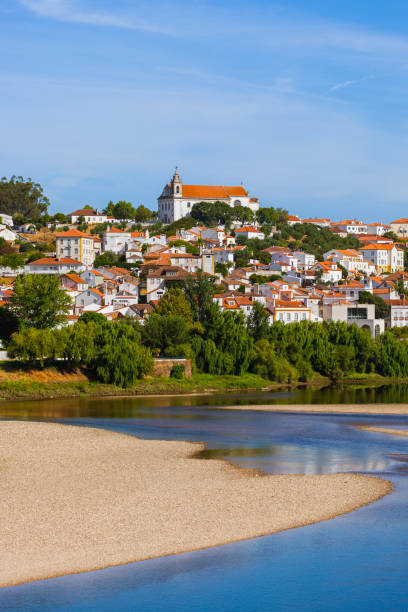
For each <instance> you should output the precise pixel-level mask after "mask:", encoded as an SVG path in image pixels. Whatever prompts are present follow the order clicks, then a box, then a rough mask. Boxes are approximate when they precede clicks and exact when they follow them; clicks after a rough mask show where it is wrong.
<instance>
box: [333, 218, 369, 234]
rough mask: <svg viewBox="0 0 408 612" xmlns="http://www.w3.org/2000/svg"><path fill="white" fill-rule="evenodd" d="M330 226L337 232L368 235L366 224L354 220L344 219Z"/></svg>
mask: <svg viewBox="0 0 408 612" xmlns="http://www.w3.org/2000/svg"><path fill="white" fill-rule="evenodd" d="M331 226H332V227H334V228H337V229H339V230H344V231H346V232H347V233H348V234H368V226H367V223H362V222H361V221H356V220H355V219H346V220H345V221H339V222H338V223H332V224H331Z"/></svg>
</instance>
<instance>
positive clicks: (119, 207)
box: [113, 200, 136, 219]
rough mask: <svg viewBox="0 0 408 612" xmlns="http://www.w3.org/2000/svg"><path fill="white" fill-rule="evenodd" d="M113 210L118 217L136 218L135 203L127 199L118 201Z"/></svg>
mask: <svg viewBox="0 0 408 612" xmlns="http://www.w3.org/2000/svg"><path fill="white" fill-rule="evenodd" d="M113 211H114V217H115V218H116V219H134V218H135V214H136V211H135V209H134V208H133V205H132V204H131V203H130V202H125V200H120V201H119V202H117V204H115V206H114V209H113Z"/></svg>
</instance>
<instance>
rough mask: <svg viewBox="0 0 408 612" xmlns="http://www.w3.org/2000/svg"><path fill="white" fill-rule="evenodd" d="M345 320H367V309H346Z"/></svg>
mask: <svg viewBox="0 0 408 612" xmlns="http://www.w3.org/2000/svg"><path fill="white" fill-rule="evenodd" d="M347 319H348V320H350V321H356V320H359V319H367V308H347Z"/></svg>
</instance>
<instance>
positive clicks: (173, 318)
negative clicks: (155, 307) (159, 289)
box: [142, 313, 189, 352]
mask: <svg viewBox="0 0 408 612" xmlns="http://www.w3.org/2000/svg"><path fill="white" fill-rule="evenodd" d="M142 336H143V342H144V344H145V345H146V346H149V347H150V348H152V349H160V351H161V352H165V351H166V350H167V349H170V350H171V351H172V352H173V350H172V348H173V347H176V346H178V345H180V344H185V343H186V342H187V341H188V337H189V335H188V326H187V322H186V321H185V319H184V318H183V317H180V316H177V315H159V314H156V313H152V314H151V315H150V316H149V318H148V320H147V322H146V323H145V325H144V326H143V328H142Z"/></svg>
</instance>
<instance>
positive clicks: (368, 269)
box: [324, 249, 376, 274]
mask: <svg viewBox="0 0 408 612" xmlns="http://www.w3.org/2000/svg"><path fill="white" fill-rule="evenodd" d="M324 258H325V260H326V261H333V262H335V263H338V264H340V265H341V266H343V268H345V269H346V270H347V272H357V273H360V272H361V273H363V274H371V273H372V272H376V268H375V266H374V264H373V263H372V262H370V261H367V260H366V259H364V255H363V253H360V251H356V250H355V249H332V250H331V251H327V253H325V254H324Z"/></svg>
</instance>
